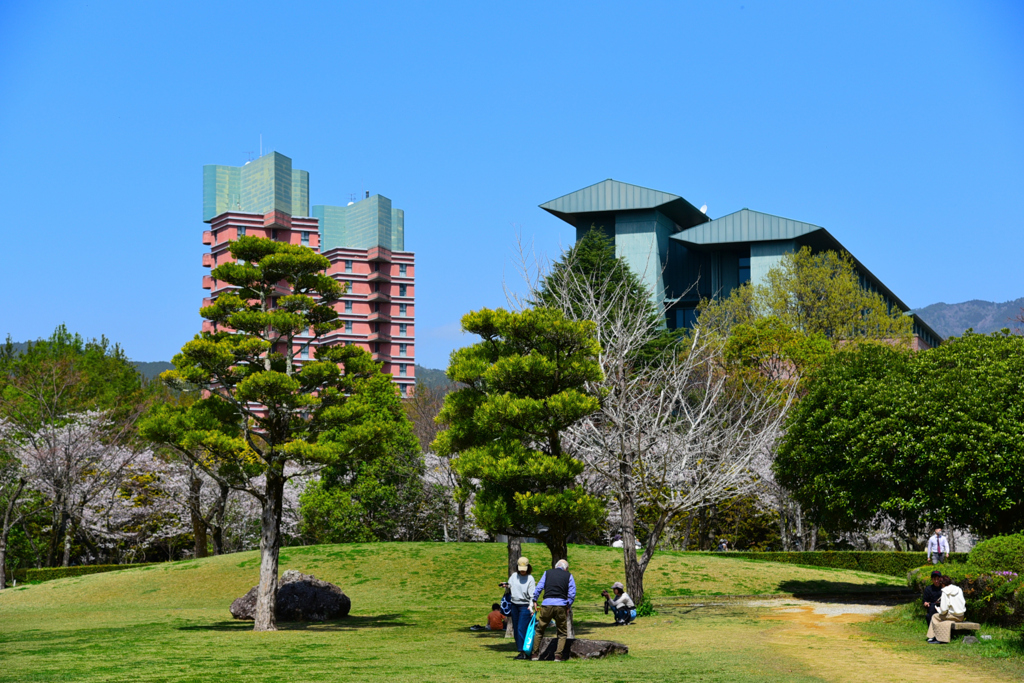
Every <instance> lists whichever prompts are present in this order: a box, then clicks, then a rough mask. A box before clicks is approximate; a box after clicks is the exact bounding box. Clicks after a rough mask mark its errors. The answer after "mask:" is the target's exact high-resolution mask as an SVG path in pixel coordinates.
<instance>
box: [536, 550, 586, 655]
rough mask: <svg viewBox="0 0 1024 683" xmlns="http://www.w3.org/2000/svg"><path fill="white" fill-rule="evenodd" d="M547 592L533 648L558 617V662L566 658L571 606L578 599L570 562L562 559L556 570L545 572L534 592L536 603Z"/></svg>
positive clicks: (542, 604)
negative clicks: (570, 570) (552, 621)
mask: <svg viewBox="0 0 1024 683" xmlns="http://www.w3.org/2000/svg"><path fill="white" fill-rule="evenodd" d="M542 592H543V593H544V602H542V603H541V604H540V611H539V612H538V613H537V625H536V626H535V627H534V632H533V648H534V651H536V649H537V644H538V643H539V642H540V639H541V638H543V637H544V629H546V628H547V627H548V624H550V623H551V620H552V619H554V620H555V626H557V627H558V647H557V648H556V649H555V661H556V662H561V661H564V660H565V656H564V654H565V641H566V639H567V638H568V637H569V628H568V623H569V609H570V608H571V607H572V603H573V602H575V601H576V579H574V578H573V575H572V574H570V573H569V563H568V562H566V561H565V560H559V561H558V562H556V563H555V568H554V569H549V570H547V571H546V572H544V576H542V577H541V578H540V581H539V582H538V583H537V589H536V590H535V591H534V592H533V601H534V603H536V602H537V600H539V599H540V594H541V593H542Z"/></svg>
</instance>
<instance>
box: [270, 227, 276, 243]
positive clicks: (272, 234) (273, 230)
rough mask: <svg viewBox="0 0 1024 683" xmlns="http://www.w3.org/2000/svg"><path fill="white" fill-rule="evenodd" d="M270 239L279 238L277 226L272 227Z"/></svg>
mask: <svg viewBox="0 0 1024 683" xmlns="http://www.w3.org/2000/svg"><path fill="white" fill-rule="evenodd" d="M270 239H272V240H276V239H277V228H271V229H270Z"/></svg>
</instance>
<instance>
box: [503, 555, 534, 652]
mask: <svg viewBox="0 0 1024 683" xmlns="http://www.w3.org/2000/svg"><path fill="white" fill-rule="evenodd" d="M532 570H533V567H531V566H530V560H528V559H527V558H525V557H520V558H519V562H517V563H516V573H515V574H513V575H512V576H510V577H508V581H506V582H505V583H503V584H501V587H502V588H508V589H509V590H510V591H511V593H512V596H511V597H512V614H510V615H509V616H511V617H512V632H513V633H514V634H515V636H516V650H517V651H518V652H519V654H518V655H516V659H529V658H530V653H529V652H523V639H524V638H526V629H527V628H528V627H529V625H530V613H531V612H532V611H533V590H534V589H535V588H536V587H537V581H536V580H535V579H534V578H533V575H532V574H531V573H530V572H531V571H532Z"/></svg>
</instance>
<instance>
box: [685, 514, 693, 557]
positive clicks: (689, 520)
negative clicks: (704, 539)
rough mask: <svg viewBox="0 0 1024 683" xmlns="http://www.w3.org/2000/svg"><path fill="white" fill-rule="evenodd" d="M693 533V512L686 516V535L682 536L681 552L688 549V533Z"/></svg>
mask: <svg viewBox="0 0 1024 683" xmlns="http://www.w3.org/2000/svg"><path fill="white" fill-rule="evenodd" d="M691 531H693V512H691V513H690V514H688V515H687V516H686V533H685V534H683V552H686V551H687V550H689V549H690V532H691Z"/></svg>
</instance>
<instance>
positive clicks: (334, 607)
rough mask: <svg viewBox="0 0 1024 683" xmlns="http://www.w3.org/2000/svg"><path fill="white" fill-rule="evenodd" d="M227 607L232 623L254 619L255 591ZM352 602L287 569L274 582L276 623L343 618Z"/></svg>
mask: <svg viewBox="0 0 1024 683" xmlns="http://www.w3.org/2000/svg"><path fill="white" fill-rule="evenodd" d="M257 588H258V586H253V588H252V590H250V591H249V592H248V593H246V594H245V595H243V596H242V597H240V598H238V599H237V600H235V601H234V602H233V603H231V616H233V617H234V618H235V619H248V620H250V621H252V620H253V619H255V618H256V589H257ZM350 609H352V601H351V600H349V597H348V596H347V595H345V594H344V593H343V592H342V591H341V589H340V588H338V587H337V586H335V585H334V584H333V583H328V582H327V581H321V580H320V579H318V578H316V577H315V576H312V575H310V574H303V573H302V572H297V571H295V570H294V569H289V570H288V571H286V572H285V573H284V574H283V575H282V576H281V580H280V581H279V582H278V588H277V610H276V612H277V620H278V621H328V620H330V619H338V618H340V617H347V616H348V612H349V610H350Z"/></svg>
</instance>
